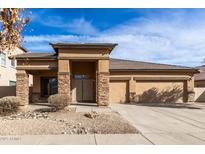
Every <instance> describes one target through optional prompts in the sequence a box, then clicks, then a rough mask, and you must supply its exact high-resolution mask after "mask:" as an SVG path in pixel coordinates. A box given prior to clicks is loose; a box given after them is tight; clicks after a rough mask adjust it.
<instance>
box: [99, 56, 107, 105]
mask: <svg viewBox="0 0 205 154" xmlns="http://www.w3.org/2000/svg"><path fill="white" fill-rule="evenodd" d="M97 104H98V105H99V106H108V105H109V60H98V73H97Z"/></svg>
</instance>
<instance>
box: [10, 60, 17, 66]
mask: <svg viewBox="0 0 205 154" xmlns="http://www.w3.org/2000/svg"><path fill="white" fill-rule="evenodd" d="M12 62H13V64H14V65H12ZM10 65H11V67H12V68H15V67H16V60H15V59H11V60H10Z"/></svg>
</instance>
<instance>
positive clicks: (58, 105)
mask: <svg viewBox="0 0 205 154" xmlns="http://www.w3.org/2000/svg"><path fill="white" fill-rule="evenodd" d="M48 103H49V104H51V106H52V107H53V108H54V110H55V111H58V110H63V109H64V108H65V107H66V106H68V105H69V97H68V96H67V95H60V94H55V95H51V96H49V97H48Z"/></svg>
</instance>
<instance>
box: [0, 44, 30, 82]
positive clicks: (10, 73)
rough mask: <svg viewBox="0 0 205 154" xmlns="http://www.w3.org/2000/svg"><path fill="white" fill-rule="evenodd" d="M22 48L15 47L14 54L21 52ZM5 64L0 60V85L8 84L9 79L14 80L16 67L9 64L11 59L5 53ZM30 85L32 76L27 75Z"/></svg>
mask: <svg viewBox="0 0 205 154" xmlns="http://www.w3.org/2000/svg"><path fill="white" fill-rule="evenodd" d="M22 53H24V51H23V50H21V49H19V48H16V49H15V54H22ZM6 57H7V58H6V66H2V65H1V60H0V86H9V81H16V67H13V66H11V60H10V59H9V58H8V54H7V53H6ZM29 81H30V82H29V83H30V86H31V85H32V76H30V77H29Z"/></svg>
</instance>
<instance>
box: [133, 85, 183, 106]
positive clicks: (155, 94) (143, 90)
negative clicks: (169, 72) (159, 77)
mask: <svg viewBox="0 0 205 154" xmlns="http://www.w3.org/2000/svg"><path fill="white" fill-rule="evenodd" d="M185 90H186V89H185V86H184V82H172V81H167V82H156V81H154V82H151V81H146V82H143V81H137V82H136V95H137V96H138V101H139V102H151V103H158V102H162V103H171V102H177V103H182V102H183V100H184V99H185V98H184V97H185Z"/></svg>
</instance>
